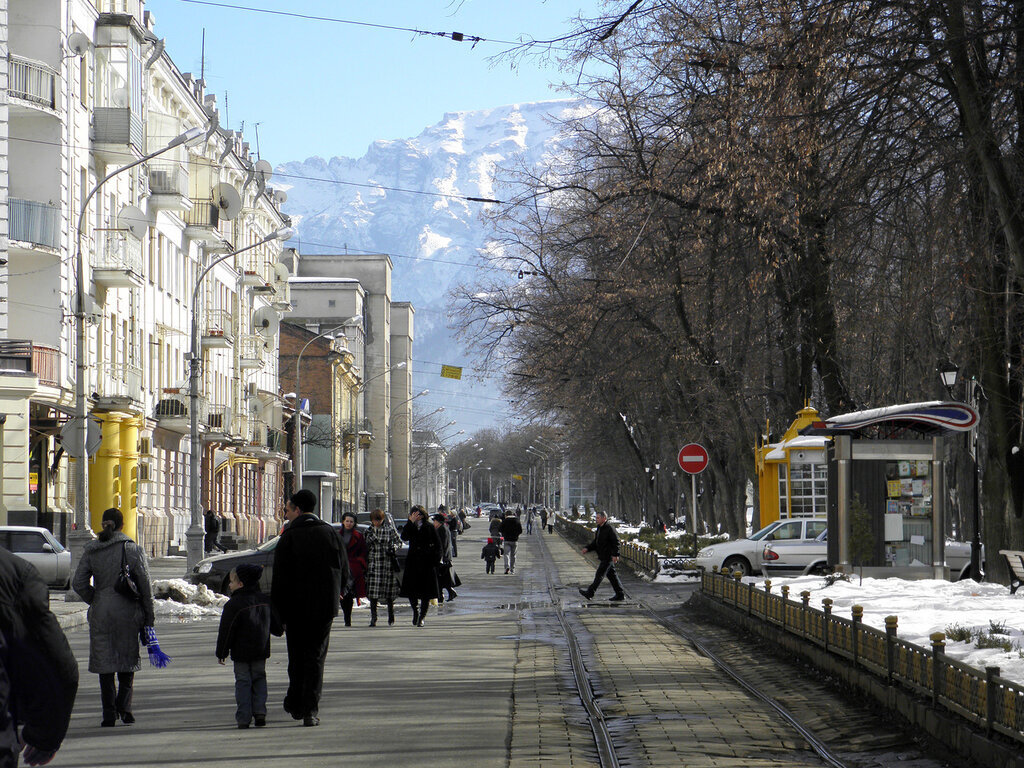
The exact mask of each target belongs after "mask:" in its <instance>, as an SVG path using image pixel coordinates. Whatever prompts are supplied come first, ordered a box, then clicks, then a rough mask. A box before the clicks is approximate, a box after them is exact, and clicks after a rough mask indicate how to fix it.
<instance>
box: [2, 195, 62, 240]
mask: <svg viewBox="0 0 1024 768" xmlns="http://www.w3.org/2000/svg"><path fill="white" fill-rule="evenodd" d="M7 202H8V208H7V210H8V216H9V217H10V221H9V225H8V226H9V227H10V230H9V232H10V234H9V237H10V239H11V240H17V241H18V242H25V243H32V244H34V245H41V246H43V247H44V248H54V249H57V248H60V208H58V207H57V206H55V205H49V204H48V203H37V202H36V201H35V200H19V199H18V198H16V197H12V198H9V199H8V201H7Z"/></svg>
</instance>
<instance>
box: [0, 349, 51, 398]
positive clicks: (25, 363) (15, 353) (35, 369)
mask: <svg viewBox="0 0 1024 768" xmlns="http://www.w3.org/2000/svg"><path fill="white" fill-rule="evenodd" d="M0 369H3V370H8V371H25V372H26V373H34V374H36V376H38V377H39V383H40V384H46V385H48V386H51V387H59V386H60V352H58V351H57V350H56V349H51V348H50V347H40V346H37V345H35V344H33V343H32V342H31V341H28V340H27V339H0Z"/></svg>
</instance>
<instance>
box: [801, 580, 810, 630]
mask: <svg viewBox="0 0 1024 768" xmlns="http://www.w3.org/2000/svg"><path fill="white" fill-rule="evenodd" d="M800 602H802V603H803V604H804V605H803V610H802V611H800V613H801V614H802V616H803V619H802V621H801V622H800V624H801V626H802V627H803V635H804V637H807V617H808V615H809V614H810V610H808V609H809V608H810V607H811V593H810V591H809V590H806V589H805V590H804V591H803V592H801V593H800Z"/></svg>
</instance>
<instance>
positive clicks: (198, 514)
mask: <svg viewBox="0 0 1024 768" xmlns="http://www.w3.org/2000/svg"><path fill="white" fill-rule="evenodd" d="M294 234H295V230H294V229H292V228H291V227H281V228H280V229H276V230H274V231H273V232H271V233H270V234H269V235H267V236H266V237H264V238H263V239H262V240H259V241H257V242H255V243H253V244H252V245H247V246H245V247H244V248H239V249H238V250H235V251H229V252H228V253H225V254H222V255H221V256H218V257H217V258H215V259H214V260H213V261H211V262H210V263H209V264H207V265H206V268H205V269H204V270H203V271H202V272H200V273H199V276H198V277H197V278H196V284H195V287H194V288H193V289H192V333H191V338H190V343H189V383H188V398H189V400H188V418H189V439H190V451H191V453H190V455H189V457H188V459H189V478H188V482H189V487H188V489H189V507H190V509H191V512H192V521H191V524H190V525H189V528H188V530H187V531H185V574H186V575H188V574H189V573H191V572H192V568H193V566H195V565H196V563H198V562H199V561H200V560H201V559H202V557H203V537H204V535H205V531H204V526H203V510H202V498H201V494H200V487H199V459H200V456H199V453H200V451H199V381H200V379H201V378H202V375H203V356H202V355H201V354H200V352H199V289H200V288H201V287H202V285H203V278H205V277H206V276H207V275H208V274H209V273H210V270H211V269H213V268H214V267H215V266H217V265H218V264H220V263H221V262H222V261H226V260H227V259H230V258H231V257H232V256H237V255H238V254H240V253H244V252H245V251H250V250H252V249H253V248H258V247H259V246H261V245H265V244H266V243H269V242H272V241H274V240H287V239H288V238H290V237H292V236H293V235H294Z"/></svg>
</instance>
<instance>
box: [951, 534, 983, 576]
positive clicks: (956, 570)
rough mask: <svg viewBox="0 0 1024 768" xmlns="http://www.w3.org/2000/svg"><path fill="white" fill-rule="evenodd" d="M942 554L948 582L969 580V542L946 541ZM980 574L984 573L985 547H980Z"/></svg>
mask: <svg viewBox="0 0 1024 768" xmlns="http://www.w3.org/2000/svg"><path fill="white" fill-rule="evenodd" d="M943 546H944V552H945V553H946V565H947V566H949V578H950V581H960V579H969V578H971V542H969V541H953V540H951V539H946V543H945V544H944V545H943ZM981 572H982V574H984V573H985V545H984V544H982V545H981Z"/></svg>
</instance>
